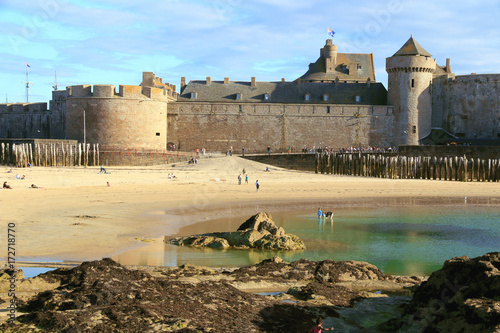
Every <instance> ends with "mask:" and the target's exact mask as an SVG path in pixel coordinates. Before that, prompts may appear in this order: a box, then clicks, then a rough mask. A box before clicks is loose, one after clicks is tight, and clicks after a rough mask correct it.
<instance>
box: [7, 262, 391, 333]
mask: <svg viewBox="0 0 500 333" xmlns="http://www.w3.org/2000/svg"><path fill="white" fill-rule="evenodd" d="M341 270H346V271H348V272H349V273H348V274H345V273H346V272H344V273H342V272H341ZM346 276H347V277H349V278H348V280H351V277H352V276H359V277H360V278H371V279H376V280H381V281H382V280H386V279H390V278H391V277H390V276H388V275H384V274H383V273H382V272H380V271H378V269H376V267H374V266H372V265H369V264H367V263H361V262H334V261H331V260H328V261H323V262H314V261H309V260H300V261H295V262H292V263H287V262H284V261H283V260H282V259H280V258H277V257H275V258H272V259H268V260H265V261H263V262H261V263H260V264H257V265H253V266H247V267H241V268H238V269H225V268H218V269H217V268H215V269H214V268H207V267H196V266H191V265H183V266H180V267H142V268H141V270H137V269H130V268H126V267H123V266H121V265H119V264H117V263H116V262H114V261H113V260H111V259H104V260H99V261H93V262H86V263H83V264H82V265H80V266H78V267H75V268H73V269H67V268H64V269H57V270H54V271H51V272H48V273H45V274H41V275H39V276H38V277H37V279H40V280H44V281H46V282H47V283H53V284H56V285H57V286H58V287H57V288H53V289H49V290H45V291H43V292H40V293H39V294H37V295H36V296H35V297H32V298H31V299H29V300H25V301H23V300H22V299H19V300H18V305H19V308H18V313H17V320H18V321H17V322H15V323H12V324H2V325H0V331H1V332H29V331H30V329H31V327H34V326H36V327H37V328H38V329H41V330H43V331H44V332H209V331H210V332H235V333H237V332H307V331H308V330H309V329H310V328H311V327H312V326H313V323H314V321H315V320H316V319H317V317H318V316H322V317H324V318H327V317H328V318H337V317H339V314H338V310H337V309H336V308H334V307H333V306H334V305H336V306H351V305H353V304H354V303H355V302H356V300H357V299H358V298H362V297H363V296H362V295H361V294H360V293H358V292H355V291H352V290H350V289H349V288H346V287H338V286H336V285H335V283H334V282H332V281H335V280H342V277H346ZM254 282H268V283H269V284H274V285H275V286H281V290H286V289H288V287H285V288H283V286H288V285H289V283H295V284H296V285H297V284H301V285H302V287H299V288H297V289H296V290H295V292H293V290H292V291H291V292H290V294H284V293H283V294H280V295H278V296H262V295H257V294H254V293H251V292H245V291H243V290H240V289H238V288H236V287H235V285H240V286H245V285H247V286H248V285H249V284H253V283H254ZM292 294H295V296H293V295H292Z"/></svg>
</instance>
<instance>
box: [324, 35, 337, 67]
mask: <svg viewBox="0 0 500 333" xmlns="http://www.w3.org/2000/svg"><path fill="white" fill-rule="evenodd" d="M321 54H322V55H323V58H325V69H326V73H333V72H334V71H335V66H336V65H337V45H333V43H332V40H331V39H327V40H326V44H325V46H324V47H323V48H322V49H321Z"/></svg>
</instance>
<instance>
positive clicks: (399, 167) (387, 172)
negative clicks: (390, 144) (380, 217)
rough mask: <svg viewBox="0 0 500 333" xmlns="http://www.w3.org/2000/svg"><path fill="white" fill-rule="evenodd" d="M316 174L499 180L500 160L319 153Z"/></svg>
mask: <svg viewBox="0 0 500 333" xmlns="http://www.w3.org/2000/svg"><path fill="white" fill-rule="evenodd" d="M315 171H316V173H325V174H337V175H351V176H364V177H379V178H389V179H434V180H455V181H463V182H467V181H482V182H486V181H491V182H497V181H500V159H487V160H485V159H473V158H467V157H465V156H463V157H458V156H453V157H407V156H384V155H378V154H346V153H333V152H332V153H330V152H323V153H317V154H316V158H315Z"/></svg>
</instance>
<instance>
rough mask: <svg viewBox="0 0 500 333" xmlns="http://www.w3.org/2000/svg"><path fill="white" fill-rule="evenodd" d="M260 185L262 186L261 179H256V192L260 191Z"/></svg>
mask: <svg viewBox="0 0 500 333" xmlns="http://www.w3.org/2000/svg"><path fill="white" fill-rule="evenodd" d="M259 187H260V185H259V181H258V180H256V181H255V188H256V189H257V191H256V192H259Z"/></svg>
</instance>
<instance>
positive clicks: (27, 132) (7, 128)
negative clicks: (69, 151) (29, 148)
mask: <svg viewBox="0 0 500 333" xmlns="http://www.w3.org/2000/svg"><path fill="white" fill-rule="evenodd" d="M55 130H56V129H55V128H51V113H50V112H49V111H48V110H47V103H29V104H25V103H15V104H0V138H15V139H20V138H35V139H36V138H50V137H53V135H52V133H51V132H52V131H54V132H55Z"/></svg>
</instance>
